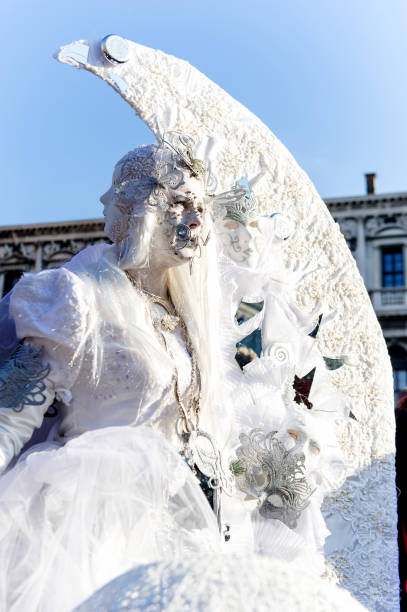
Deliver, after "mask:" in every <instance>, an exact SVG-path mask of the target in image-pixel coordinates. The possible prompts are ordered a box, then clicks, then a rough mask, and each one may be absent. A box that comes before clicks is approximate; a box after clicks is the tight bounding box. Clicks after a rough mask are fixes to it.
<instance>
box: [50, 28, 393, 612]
mask: <svg viewBox="0 0 407 612" xmlns="http://www.w3.org/2000/svg"><path fill="white" fill-rule="evenodd" d="M121 40H122V41H123V43H125V46H126V45H127V48H126V49H125V51H126V52H127V55H126V60H127V61H122V60H123V57H120V58H119V59H120V61H121V62H122V63H117V62H116V63H114V58H112V57H110V58H107V57H106V55H104V53H103V51H102V47H101V41H100V40H93V41H83V40H81V41H77V42H74V43H72V44H70V45H67V46H64V47H61V48H60V49H59V51H58V52H57V54H56V58H57V59H58V60H59V61H61V62H63V63H67V64H70V65H72V66H76V67H78V68H84V69H86V70H88V71H90V72H93V73H94V74H95V75H97V76H99V77H100V78H102V79H103V80H104V81H106V82H107V83H108V84H109V85H111V86H112V87H113V88H114V89H115V90H116V91H117V92H118V93H119V94H120V95H121V96H122V97H123V98H124V100H126V102H128V103H129V104H130V105H131V106H132V108H133V109H134V110H135V111H136V113H137V115H138V116H139V117H140V118H141V119H142V120H143V121H144V122H145V123H146V124H147V126H148V127H149V128H150V129H151V130H152V131H153V133H154V134H155V135H156V136H157V137H160V135H161V134H162V133H163V131H164V129H165V131H172V130H174V131H180V132H183V133H186V134H189V135H190V136H192V137H193V138H194V139H195V140H196V141H197V142H198V143H199V151H200V155H199V157H201V158H205V159H209V160H210V163H211V170H212V172H215V175H216V178H217V181H218V192H220V191H227V190H228V189H230V188H231V187H232V185H233V184H234V181H235V180H236V178H240V177H241V176H243V175H247V176H255V175H258V174H259V173H262V178H261V180H259V181H258V182H257V183H256V185H255V189H254V191H255V195H256V197H257V200H258V202H259V205H260V208H261V210H262V211H263V213H267V214H271V213H275V212H279V211H281V212H283V213H285V214H286V215H287V216H288V217H289V218H290V219H292V220H293V221H294V222H295V226H296V230H295V232H294V234H293V235H292V236H291V238H289V239H288V240H287V241H286V243H285V249H286V252H285V255H286V260H287V262H288V264H289V265H290V266H291V267H292V268H295V267H298V266H299V265H300V262H302V263H303V262H307V263H311V264H316V263H317V264H318V270H316V271H314V272H313V273H310V274H308V275H306V276H305V278H304V280H303V282H302V283H301V285H300V287H299V291H298V296H297V299H298V303H299V304H300V305H302V306H303V307H305V308H308V309H309V310H311V309H312V307H313V306H314V305H315V303H316V302H317V301H320V302H322V303H324V304H325V305H326V306H327V308H328V309H329V310H330V311H331V312H332V311H333V312H335V313H336V316H335V317H334V319H332V320H331V321H330V322H329V323H327V324H326V325H325V326H324V327H323V328H322V329H321V331H320V333H319V335H318V338H319V343H320V349H321V352H322V354H324V355H330V354H332V355H335V354H336V355H337V354H341V355H351V358H352V359H351V360H352V365H349V366H345V367H344V368H340V369H338V370H335V371H332V372H331V376H332V380H333V382H334V384H335V385H336V386H337V387H338V388H339V389H340V390H341V391H342V392H343V393H344V394H345V395H347V396H348V398H349V400H350V403H351V411H352V414H353V415H355V416H356V419H357V420H351V421H350V422H349V423H348V424H347V425H346V426H344V428H343V429H342V433H341V442H342V448H343V451H344V453H345V456H346V459H347V462H348V465H349V478H348V479H347V481H346V482H345V484H344V486H343V487H342V488H341V490H340V491H338V492H336V494H334V495H333V496H332V497H331V498H329V499H328V500H327V501H326V511H325V516H326V519H327V523H328V527H329V528H330V529H331V531H332V532H333V535H332V536H331V538H329V539H328V548H327V551H326V552H327V556H328V558H330V559H331V560H332V561H333V564H334V566H335V568H336V570H337V572H338V574H340V575H341V576H342V582H343V585H344V586H345V587H346V588H348V589H350V590H351V591H352V592H354V593H355V595H356V596H358V595H359V596H360V593H364V596H363V598H364V603H365V605H368V607H369V608H372V609H373V608H375V606H376V605H378V604H377V602H378V598H380V601H381V606H382V607H383V608H386V609H389V610H390V609H396V606H397V605H398V604H397V603H396V602H398V594H397V591H398V588H397V585H398V576H397V564H396V563H394V559H395V558H396V555H397V552H396V542H397V538H396V497H395V488H394V452H395V445H394V405H393V389H392V372H391V366H390V361H389V358H388V354H387V349H386V345H385V342H384V338H383V335H382V332H381V329H380V326H379V324H378V321H377V319H376V316H375V313H374V311H373V308H372V306H371V303H370V299H369V296H368V294H367V292H366V289H365V287H364V284H363V281H362V279H361V277H360V275H359V272H358V270H357V268H356V264H355V261H354V259H353V257H352V255H351V253H350V251H349V249H348V247H347V245H346V242H345V240H344V238H343V236H342V234H341V232H340V230H339V227H338V225H337V224H336V223H335V222H334V220H333V219H332V217H331V215H330V213H329V211H328V209H327V207H326V205H325V204H324V202H323V201H322V200H321V198H320V197H319V196H318V194H317V192H316V190H315V188H314V186H313V184H312V183H311V181H310V179H309V178H308V177H307V175H306V174H305V173H304V171H302V170H301V169H300V168H299V166H298V165H297V163H296V162H295V160H294V159H293V157H292V156H291V155H290V153H289V152H288V151H287V149H286V148H285V147H284V146H283V145H282V144H281V143H280V141H279V140H278V139H277V138H276V137H275V136H274V135H273V134H272V132H271V131H270V130H269V129H268V128H267V127H266V126H265V125H264V124H263V123H262V122H261V121H260V120H259V119H258V118H257V117H256V116H255V115H253V114H252V113H251V112H250V111H249V110H247V109H246V108H245V107H244V106H242V105H241V104H240V103H239V102H237V101H236V100H234V99H233V98H232V97H231V96H230V95H228V94H227V93H226V92H225V91H223V90H222V89H221V88H220V87H219V86H218V85H216V84H215V83H213V82H212V81H211V80H210V79H208V78H207V77H206V76H205V75H204V74H202V73H201V72H199V71H198V70H197V69H196V68H194V67H193V66H191V65H190V64H189V63H188V62H186V61H183V60H180V59H178V58H176V57H172V56H170V55H167V54H165V53H163V52H161V51H156V50H153V49H150V48H147V47H144V46H142V45H139V44H136V43H134V42H131V41H124V40H123V39H121ZM196 154H197V156H198V152H197V151H196ZM315 267H316V266H315V265H311V266H310V268H311V269H312V268H315ZM379 593H380V595H379Z"/></svg>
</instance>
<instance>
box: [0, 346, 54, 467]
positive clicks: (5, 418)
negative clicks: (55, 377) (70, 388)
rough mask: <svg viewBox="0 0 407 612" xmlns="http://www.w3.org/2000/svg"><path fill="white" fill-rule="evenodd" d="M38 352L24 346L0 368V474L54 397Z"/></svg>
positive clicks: (39, 351) (43, 362)
mask: <svg viewBox="0 0 407 612" xmlns="http://www.w3.org/2000/svg"><path fill="white" fill-rule="evenodd" d="M49 372H50V367H49V365H48V364H47V363H46V360H45V359H44V357H43V351H42V349H39V348H37V347H35V346H33V345H31V344H29V343H25V344H23V345H21V346H19V347H18V349H17V350H16V351H15V352H14V353H13V354H12V355H11V356H10V358H9V359H8V360H7V361H6V362H5V363H4V364H3V365H2V366H1V368H0V473H2V472H3V471H4V470H5V469H6V468H7V466H8V464H9V463H10V461H11V459H12V458H13V457H14V456H15V455H17V454H18V453H19V452H20V450H21V448H22V447H23V446H24V444H25V443H26V442H28V440H29V439H30V438H31V436H32V433H33V431H34V429H36V428H37V427H40V426H41V423H42V420H43V417H44V414H45V412H46V411H47V409H48V407H49V406H50V405H51V404H52V402H53V401H54V397H55V392H54V390H53V385H52V384H51V383H50V382H49V381H48V380H47V376H48V374H49Z"/></svg>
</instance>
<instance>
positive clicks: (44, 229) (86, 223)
mask: <svg viewBox="0 0 407 612" xmlns="http://www.w3.org/2000/svg"><path fill="white" fill-rule="evenodd" d="M103 228H104V219H84V220H80V221H58V222H54V223H31V224H28V225H7V226H0V244H5V243H10V242H11V243H20V242H39V241H44V240H51V241H52V240H57V239H64V240H70V239H79V238H90V237H92V238H99V237H100V238H104V237H105V234H104V231H103Z"/></svg>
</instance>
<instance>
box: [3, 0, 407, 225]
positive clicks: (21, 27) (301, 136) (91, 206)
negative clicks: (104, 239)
mask: <svg viewBox="0 0 407 612" xmlns="http://www.w3.org/2000/svg"><path fill="white" fill-rule="evenodd" d="M0 23H1V37H0V40H1V51H2V53H1V55H2V70H1V73H2V79H1V81H2V95H1V97H0V173H1V183H2V189H1V200H0V213H1V214H0V225H10V224H19V223H36V222H42V221H56V220H65V219H83V218H94V217H98V216H100V213H101V205H100V204H99V202H98V197H99V195H100V194H101V193H102V192H103V191H104V190H105V189H106V188H107V186H108V183H109V180H110V176H111V171H112V167H113V165H114V163H115V162H116V161H117V159H119V157H120V156H121V155H122V154H123V153H125V152H127V151H128V150H130V149H132V148H134V147H135V146H137V145H138V144H141V143H143V142H149V141H151V140H152V138H151V136H150V133H149V131H148V130H147V128H146V127H145V126H143V124H142V122H141V121H140V120H139V119H138V118H137V117H136V116H135V114H134V112H133V111H132V110H131V109H130V107H129V106H128V105H127V104H126V103H125V102H124V101H123V100H121V98H120V97H119V96H118V95H117V94H116V93H115V92H114V91H113V90H112V89H110V88H109V87H108V86H107V85H106V84H105V83H103V82H102V81H100V80H98V79H96V78H95V77H93V76H92V75H90V74H89V73H86V72H84V71H78V70H75V69H73V68H71V67H68V66H63V65H61V64H58V62H56V61H55V60H54V59H53V58H52V53H53V52H54V51H55V49H56V48H57V47H58V46H60V45H62V44H67V43H69V42H71V41H73V40H77V39H80V38H99V37H102V36H104V35H105V34H107V33H116V34H120V35H122V36H124V37H126V38H130V39H132V40H134V41H136V42H139V43H141V44H144V45H147V46H150V47H155V48H159V49H162V50H163V51H165V52H167V53H171V54H174V55H176V56H178V57H181V58H183V59H187V60H188V61H190V62H191V63H192V64H193V65H195V66H196V67H197V68H199V69H200V70H202V71H203V72H204V73H206V74H207V75H208V76H209V77H210V78H211V79H213V80H214V81H215V82H217V83H218V84H219V85H221V86H222V87H223V88H224V89H226V90H227V91H228V92H229V93H230V94H232V95H233V96H234V97H235V98H237V99H238V100H239V101H240V102H242V103H243V104H245V105H246V106H247V107H248V108H249V109H250V110H252V111H253V112H254V113H256V114H257V115H258V116H259V117H260V118H261V119H262V120H263V121H264V122H265V123H266V124H267V125H268V126H269V127H270V128H271V129H272V130H273V131H274V133H275V134H276V135H277V136H278V137H279V138H280V139H281V140H282V141H283V143H284V144H285V145H286V146H287V147H288V148H289V150H290V151H291V152H292V153H293V155H294V156H295V157H296V159H297V161H298V162H299V164H300V165H301V166H302V167H303V168H304V169H305V170H306V171H307V172H308V174H309V175H310V177H311V179H312V180H313V182H314V183H315V185H316V187H317V189H318V191H319V192H320V194H321V195H322V196H323V197H334V196H340V195H350V194H353V195H354V194H360V193H364V189H365V187H364V179H363V173H364V172H371V171H373V172H374V171H375V172H377V174H378V190H379V191H381V192H392V191H407V173H406V167H407V163H406V162H407V119H406V105H407V78H406V65H407V2H406V0H289V1H288V0H251V1H243V0H202V1H201V2H199V1H198V2H197V1H196V0H195V1H193V0H190V1H188V2H187V1H184V0H143V1H140V0H69V1H68V2H61V1H57V0H54V1H51V0H1V2H0Z"/></svg>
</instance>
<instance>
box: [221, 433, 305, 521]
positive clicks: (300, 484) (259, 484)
mask: <svg viewBox="0 0 407 612" xmlns="http://www.w3.org/2000/svg"><path fill="white" fill-rule="evenodd" d="M276 434H277V432H276V431H272V432H269V433H267V434H266V433H264V432H263V431H262V430H260V429H253V430H251V431H250V432H249V433H248V434H241V435H240V436H239V439H240V442H241V446H239V447H238V449H237V450H236V455H237V457H238V459H237V461H234V462H232V463H231V465H230V470H231V472H232V473H233V474H234V476H235V480H236V485H237V487H238V488H239V489H240V490H241V491H243V492H244V493H246V494H247V495H249V496H250V497H254V498H257V499H258V500H259V513H260V515H261V516H263V517H264V518H270V519H279V520H280V521H282V522H283V523H285V524H286V525H287V526H288V527H290V528H291V529H294V528H295V527H296V526H297V522H298V518H299V516H300V514H301V512H302V511H303V510H304V509H305V508H306V507H307V506H308V504H309V498H310V496H311V495H312V493H313V490H312V489H311V487H310V486H309V483H308V481H307V479H306V476H305V465H304V456H303V455H301V454H297V453H292V452H290V451H288V450H286V449H285V448H284V446H283V445H282V443H281V442H280V441H279V440H278V439H277V438H276Z"/></svg>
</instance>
